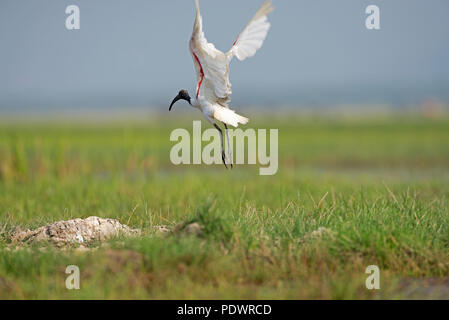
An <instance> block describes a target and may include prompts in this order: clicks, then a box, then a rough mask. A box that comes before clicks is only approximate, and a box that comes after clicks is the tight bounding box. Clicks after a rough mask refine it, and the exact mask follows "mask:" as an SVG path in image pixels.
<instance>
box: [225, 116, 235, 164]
mask: <svg viewBox="0 0 449 320" xmlns="http://www.w3.org/2000/svg"><path fill="white" fill-rule="evenodd" d="M223 124H224V127H225V131H226V139H227V140H228V155H229V161H231V169H232V168H233V167H234V163H233V159H232V149H231V143H230V142H229V132H228V126H227V125H226V123H224V122H223Z"/></svg>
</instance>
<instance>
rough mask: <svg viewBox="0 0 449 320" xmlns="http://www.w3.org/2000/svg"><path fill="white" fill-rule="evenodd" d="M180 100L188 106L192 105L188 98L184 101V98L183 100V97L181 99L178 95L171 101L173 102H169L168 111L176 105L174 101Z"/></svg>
mask: <svg viewBox="0 0 449 320" xmlns="http://www.w3.org/2000/svg"><path fill="white" fill-rule="evenodd" d="M181 99H182V100H185V101H187V102H188V103H189V104H190V105H192V104H191V103H190V97H189V98H188V99H186V98H184V97H182V96H181V95H179V94H178V95H177V96H176V97H175V98H174V99H173V101H172V102H171V104H170V107H169V108H168V111H171V108H172V107H173V105H174V104H175V103H176V101H178V100H181Z"/></svg>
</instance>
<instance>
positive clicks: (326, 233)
mask: <svg viewBox="0 0 449 320" xmlns="http://www.w3.org/2000/svg"><path fill="white" fill-rule="evenodd" d="M334 234H335V233H334V231H332V230H331V229H328V228H325V227H319V228H318V229H317V230H314V231H312V232H310V233H308V234H306V235H305V236H304V237H302V238H301V239H299V242H300V243H303V242H308V241H311V240H317V239H321V238H324V237H333V236H334Z"/></svg>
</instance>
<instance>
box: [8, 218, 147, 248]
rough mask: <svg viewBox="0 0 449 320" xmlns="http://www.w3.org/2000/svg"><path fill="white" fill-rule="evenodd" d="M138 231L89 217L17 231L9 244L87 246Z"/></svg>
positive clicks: (111, 221) (109, 220)
mask: <svg viewBox="0 0 449 320" xmlns="http://www.w3.org/2000/svg"><path fill="white" fill-rule="evenodd" d="M139 234H140V230H138V229H131V228H130V227H128V226H126V225H123V224H121V223H120V222H118V221H117V220H115V219H103V218H99V217H89V218H86V219H80V218H78V219H73V220H67V221H57V222H54V223H52V224H49V225H46V226H43V227H39V228H37V229H35V230H25V231H22V230H18V231H16V232H14V233H13V235H12V237H11V242H12V243H16V244H25V243H26V244H30V243H36V242H43V241H45V242H49V243H51V244H54V245H56V246H58V247H60V246H64V245H67V244H84V245H85V244H89V243H92V242H95V241H99V242H103V241H105V240H107V239H110V238H111V237H114V236H118V235H125V236H133V235H139Z"/></svg>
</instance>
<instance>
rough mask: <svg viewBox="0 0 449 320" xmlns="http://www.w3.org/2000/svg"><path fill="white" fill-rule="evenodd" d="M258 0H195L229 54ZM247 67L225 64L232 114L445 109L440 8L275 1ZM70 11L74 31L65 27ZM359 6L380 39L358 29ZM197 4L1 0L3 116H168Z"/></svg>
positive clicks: (374, 0)
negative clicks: (297, 108)
mask: <svg viewBox="0 0 449 320" xmlns="http://www.w3.org/2000/svg"><path fill="white" fill-rule="evenodd" d="M261 3H262V0H245V1H241V0H228V1H222V0H200V4H201V13H202V16H203V26H204V31H205V34H206V37H207V39H208V41H210V42H212V43H214V44H215V46H216V47H217V48H218V49H220V50H222V51H227V50H228V49H230V47H231V45H232V43H233V42H234V40H235V38H236V36H237V35H238V33H239V32H240V31H241V30H242V29H243V27H244V26H245V25H246V23H247V22H248V21H249V19H250V18H251V17H252V15H253V14H254V13H255V11H256V10H257V9H258V7H259V6H260V4H261ZM273 3H274V6H275V11H274V12H273V13H272V14H271V15H270V17H269V20H270V21H271V23H272V27H271V30H270V32H269V34H268V37H267V39H266V41H265V43H264V46H263V47H262V49H261V50H260V51H258V53H257V54H256V56H255V57H254V58H251V59H247V60H245V61H243V62H240V61H238V60H237V59H235V60H234V61H232V62H231V73H230V79H231V83H232V86H233V87H232V89H233V96H232V98H233V102H232V103H233V104H234V103H235V104H241V105H243V104H245V105H255V104H261V105H327V104H333V103H392V104H395V105H407V104H413V103H420V102H422V101H425V100H426V99H439V100H443V101H449V61H448V57H449V19H448V16H449V1H447V0H426V1H423V0H394V1H391V0H369V1H365V0H340V1H335V0H273ZM68 5H77V6H78V7H79V9H80V29H79V30H67V29H66V27H65V20H66V17H67V15H66V13H65V9H66V7H67V6H68ZM368 5H377V6H378V7H379V8H380V30H368V29H367V28H366V27H365V19H366V17H367V14H366V13H365V8H366V7H367V6H368ZM194 17H195V5H194V0H152V1H149V0H127V1H125V0H120V1H118V0H1V1H0V110H10V109H14V110H22V109H45V108H81V107H87V108H89V107H105V108H107V107H123V108H126V107H149V108H166V107H167V105H168V103H169V102H170V101H171V99H172V98H173V97H174V96H175V95H176V94H177V92H178V91H179V90H180V89H182V88H186V89H188V90H189V91H190V92H191V93H192V95H193V92H194V91H195V86H196V75H195V71H194V67H193V62H192V58H191V56H190V54H189V51H188V41H189V38H190V35H191V32H192V26H193V22H194Z"/></svg>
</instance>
